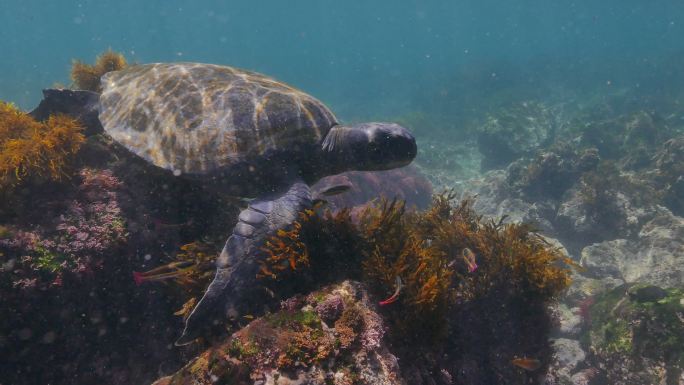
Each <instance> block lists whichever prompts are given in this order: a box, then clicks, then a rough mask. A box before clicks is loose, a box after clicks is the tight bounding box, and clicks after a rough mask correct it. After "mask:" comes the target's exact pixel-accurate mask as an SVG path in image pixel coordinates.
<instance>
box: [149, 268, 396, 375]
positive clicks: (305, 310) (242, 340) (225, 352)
mask: <svg viewBox="0 0 684 385" xmlns="http://www.w3.org/2000/svg"><path fill="white" fill-rule="evenodd" d="M336 297H340V298H342V299H343V300H344V308H345V309H344V311H343V312H342V315H341V317H340V318H339V319H338V320H337V321H334V323H333V322H332V321H329V323H330V325H328V324H327V323H326V322H323V320H321V319H320V318H319V316H318V314H317V312H316V311H314V310H313V309H314V307H315V308H318V306H319V305H321V304H323V303H328V302H330V301H333V298H336ZM312 301H313V304H312V303H307V302H312ZM319 301H320V303H316V302H319ZM293 303H294V302H293ZM297 303H299V308H297V309H282V310H280V311H279V312H277V313H273V314H269V315H266V316H264V317H261V318H257V319H255V320H254V321H252V322H250V323H249V324H248V325H246V326H245V327H244V328H242V329H240V330H238V331H237V332H235V333H234V334H233V335H232V336H231V337H229V338H227V339H226V340H224V341H222V342H219V343H216V344H214V346H213V347H211V348H209V349H208V350H206V351H205V352H203V353H201V354H200V355H199V356H198V357H196V358H194V359H193V360H191V361H190V362H189V363H188V364H187V365H186V366H185V367H183V368H181V369H180V370H179V371H177V372H176V373H175V374H173V375H171V376H167V377H164V378H161V379H159V380H157V381H156V382H154V385H172V384H198V385H200V384H206V385H209V384H216V383H221V384H223V383H225V384H255V385H256V384H261V385H276V384H278V385H295V384H321V385H324V384H326V385H327V384H336V385H343V384H368V385H395V384H397V385H398V384H405V382H404V380H403V379H402V377H401V374H400V372H399V365H398V361H397V358H396V357H394V356H393V355H392V354H391V353H390V351H389V350H388V347H387V346H386V345H385V342H384V340H383V339H382V336H383V334H384V330H383V329H384V328H383V326H382V321H381V318H380V316H379V315H378V314H377V309H376V307H375V304H374V303H373V302H372V301H371V300H370V299H369V296H368V293H367V292H366V289H365V288H364V287H363V286H362V285H361V284H359V283H356V282H353V281H345V282H343V283H340V284H336V285H333V286H330V287H327V288H324V289H322V290H320V291H318V292H315V293H312V294H310V295H309V296H307V301H297ZM314 305H315V306H314ZM312 306H313V307H312ZM326 306H327V305H324V307H326ZM352 320H353V321H352ZM369 336H375V337H369ZM376 337H377V338H376ZM215 342H216V341H215Z"/></svg>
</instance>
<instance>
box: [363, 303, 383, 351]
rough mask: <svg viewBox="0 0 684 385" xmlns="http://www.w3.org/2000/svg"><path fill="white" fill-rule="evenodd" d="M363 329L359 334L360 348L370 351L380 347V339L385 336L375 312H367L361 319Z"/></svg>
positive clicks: (380, 318) (380, 321) (380, 320)
mask: <svg viewBox="0 0 684 385" xmlns="http://www.w3.org/2000/svg"><path fill="white" fill-rule="evenodd" d="M363 322H364V327H363V332H362V333H361V346H363V349H364V350H366V351H372V350H375V349H377V348H379V347H380V343H381V342H382V337H383V336H384V335H385V327H384V325H383V323H382V317H380V315H378V313H375V312H367V313H366V314H365V315H364V317H363Z"/></svg>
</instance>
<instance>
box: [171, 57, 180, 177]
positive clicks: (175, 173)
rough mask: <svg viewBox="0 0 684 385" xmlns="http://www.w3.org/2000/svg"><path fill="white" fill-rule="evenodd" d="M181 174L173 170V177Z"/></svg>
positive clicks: (177, 170)
mask: <svg viewBox="0 0 684 385" xmlns="http://www.w3.org/2000/svg"><path fill="white" fill-rule="evenodd" d="M178 56H180V55H178ZM180 174H181V170H179V169H175V170H173V176H180Z"/></svg>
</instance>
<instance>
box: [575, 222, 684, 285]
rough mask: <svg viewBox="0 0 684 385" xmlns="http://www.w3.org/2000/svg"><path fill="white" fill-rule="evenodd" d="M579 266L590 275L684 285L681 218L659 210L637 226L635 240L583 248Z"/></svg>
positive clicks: (615, 241)
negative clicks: (656, 214)
mask: <svg viewBox="0 0 684 385" xmlns="http://www.w3.org/2000/svg"><path fill="white" fill-rule="evenodd" d="M581 265H582V266H583V267H585V268H586V271H585V275H587V276H589V277H591V278H598V279H602V278H606V277H610V278H614V279H619V280H621V281H623V282H626V283H632V282H644V283H650V284H654V285H658V286H662V287H681V286H684V218H682V217H679V216H676V215H673V214H672V213H670V212H669V211H667V210H664V209H663V210H662V212H661V214H660V215H658V216H656V217H655V218H653V219H652V220H650V221H649V222H647V223H646V224H645V225H644V226H643V227H642V228H641V231H639V234H638V236H637V238H636V239H615V240H612V241H604V242H601V243H596V244H593V245H590V246H587V247H585V248H584V249H583V250H582V258H581Z"/></svg>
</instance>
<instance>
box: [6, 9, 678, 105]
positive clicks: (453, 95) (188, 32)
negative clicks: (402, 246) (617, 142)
mask: <svg viewBox="0 0 684 385" xmlns="http://www.w3.org/2000/svg"><path fill="white" fill-rule="evenodd" d="M0 8H1V9H0V52H1V53H2V58H3V60H2V61H0V71H1V72H0V73H2V76H0V99H3V100H12V101H15V102H16V103H18V104H19V105H20V106H22V107H24V108H30V107H32V106H33V105H35V104H36V103H37V101H38V100H39V96H40V90H41V89H42V88H45V87H49V86H50V85H52V84H53V83H55V82H59V83H62V84H68V83H69V79H68V71H69V66H70V63H71V60H72V59H74V58H78V59H81V60H86V61H91V60H93V58H94V56H95V55H97V54H98V53H100V52H102V51H103V50H104V49H106V48H108V47H111V48H112V49H114V50H117V51H120V52H123V53H124V54H125V55H126V56H127V57H128V58H129V60H131V61H135V62H140V63H146V62H156V61H198V62H211V63H221V64H229V65H233V66H237V67H243V68H248V69H252V70H256V71H260V72H263V73H266V74H269V75H271V76H274V77H276V78H278V79H281V80H283V81H286V82H289V83H291V84H293V85H295V86H297V87H299V88H301V89H304V90H306V91H308V92H309V93H311V94H313V95H315V96H316V97H318V98H320V99H321V100H323V101H325V102H327V103H330V104H331V106H332V107H333V109H334V110H335V111H337V113H338V114H340V115H341V116H342V117H343V118H348V119H356V118H359V117H368V116H392V115H398V114H401V113H402V112H405V111H406V110H410V109H416V108H421V107H422V106H421V105H431V104H432V103H440V100H439V99H440V98H446V99H451V100H455V101H454V103H459V101H460V100H462V99H461V98H467V97H468V96H467V95H469V94H472V93H477V92H480V91H481V90H488V89H492V88H497V87H505V86H506V84H511V83H530V84H532V85H536V86H540V84H546V83H554V84H564V85H567V84H570V85H577V84H586V83H591V82H599V81H602V82H606V81H610V82H611V84H612V85H613V86H620V85H624V84H630V83H632V84H634V83H638V82H643V79H649V78H650V79H653V78H654V77H657V76H658V75H664V74H663V73H662V71H661V70H660V69H659V68H660V67H659V65H660V64H662V63H663V62H666V61H667V60H675V59H672V58H673V57H674V56H676V55H678V54H681V51H682V50H683V49H684V39H682V38H681V37H682V36H684V4H682V2H681V1H677V0H666V1H659V2H645V1H640V0H626V1H600V2H597V1H589V0H578V1H541V0H539V1H532V0H521V1H508V2H502V1H496V0H459V1H409V0H402V1H389V0H375V1H366V2H362V1H332V0H315V1H314V0H297V1H288V2H284V1H271V0H268V1H260V2H258V3H255V2H253V1H245V0H231V1H198V2H190V1H179V0H164V1H157V0H150V1H137V0H121V1H97V0H92V1H47V2H46V1H41V0H26V1H10V0H3V1H2V6H1V7H0ZM678 58H679V59H681V56H679V57H678ZM435 99H436V100H435ZM463 100H467V99H463Z"/></svg>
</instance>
